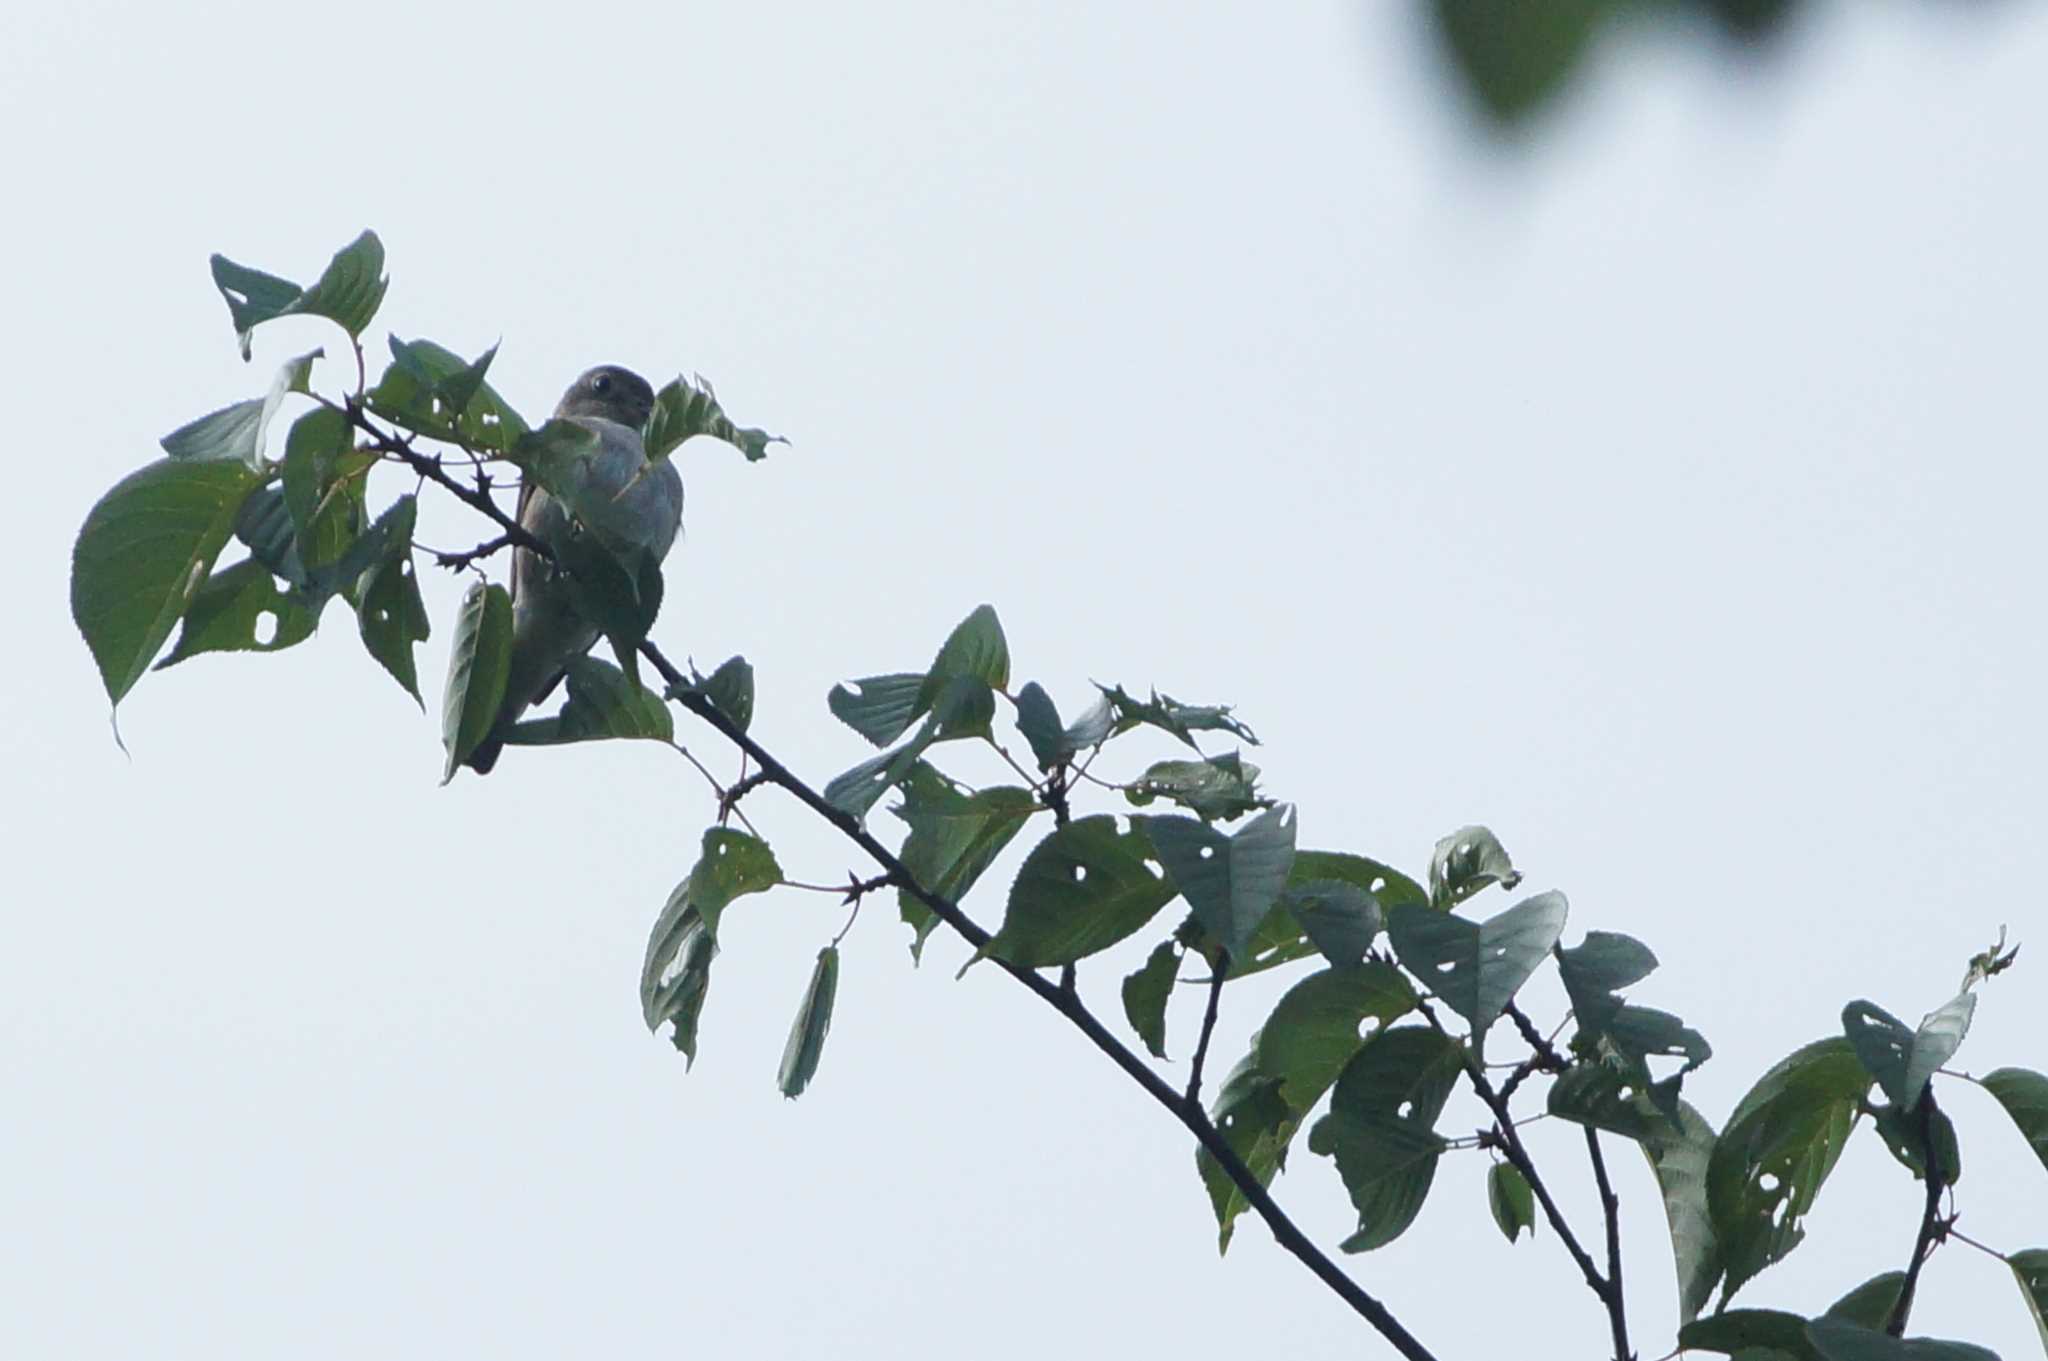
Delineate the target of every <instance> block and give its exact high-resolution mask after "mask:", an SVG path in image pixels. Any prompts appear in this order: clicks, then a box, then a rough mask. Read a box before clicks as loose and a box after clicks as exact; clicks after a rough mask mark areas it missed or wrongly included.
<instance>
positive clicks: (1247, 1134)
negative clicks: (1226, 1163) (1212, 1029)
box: [1195, 1054, 1301, 1253]
mask: <svg viewBox="0 0 2048 1361" xmlns="http://www.w3.org/2000/svg"><path fill="white" fill-rule="evenodd" d="M1210 1119H1211V1121H1212V1122H1213V1123H1214V1124H1215V1126H1216V1132H1217V1133H1218V1134H1220V1135H1222V1136H1223V1141H1224V1142H1225V1143H1226V1144H1228V1145H1229V1146H1230V1148H1231V1151H1232V1152H1234V1153H1236V1154H1237V1156H1238V1158H1239V1160H1240V1161H1242V1162H1243V1163H1244V1165H1245V1167H1246V1168H1247V1169H1248V1170H1249V1171H1250V1172H1251V1174H1252V1175H1253V1176H1254V1177H1256V1178H1257V1179H1258V1182H1259V1185H1261V1186H1270V1185H1272V1183H1273V1178H1274V1176H1275V1175H1276V1174H1277V1173H1278V1172H1279V1170H1280V1168H1281V1167H1282V1166H1283V1165H1285V1163H1286V1161H1287V1148H1288V1145H1289V1144H1290V1143H1292V1142H1293V1140H1294V1132H1295V1130H1296V1129H1297V1128H1298V1127H1299V1126H1300V1124H1301V1115H1300V1113H1299V1112H1296V1111H1292V1110H1290V1109H1288V1106H1287V1103H1286V1102H1284V1101H1282V1100H1281V1099H1280V1081H1279V1079H1277V1078H1272V1077H1268V1076H1266V1075H1265V1074H1263V1073H1261V1072H1260V1071H1259V1067H1258V1062H1257V1057H1256V1055H1253V1054H1246V1055H1245V1056H1244V1057H1243V1058H1242V1059H1240V1060H1238V1062H1237V1066H1236V1067H1234V1068H1232V1069H1231V1070H1230V1075H1229V1076H1228V1077H1226V1078H1225V1079H1224V1080H1223V1086H1222V1087H1221V1088H1220V1089H1219V1090H1218V1091H1217V1093H1216V1104H1215V1106H1214V1107H1212V1108H1211V1110H1210ZM1195 1170H1196V1171H1197V1172H1199V1173H1200V1174H1201V1178H1202V1184H1203V1185H1204V1186H1205V1187H1206V1188H1207V1189H1208V1192H1209V1203H1210V1205H1211V1206H1212V1207H1214V1209H1215V1211H1216V1224H1217V1234H1216V1250H1217V1251H1218V1252H1219V1253H1220V1252H1227V1251H1228V1250H1229V1248H1230V1236H1231V1233H1232V1231H1233V1229H1234V1228H1235V1226H1236V1223H1237V1217H1238V1215H1239V1214H1241V1213H1243V1211H1244V1210H1245V1209H1246V1208H1247V1206H1248V1205H1249V1204H1250V1202H1249V1201H1247V1200H1246V1199H1245V1198H1244V1193H1243V1192H1242V1191H1240V1190H1239V1189H1238V1186H1237V1183H1236V1182H1234V1181H1232V1180H1231V1179H1230V1177H1229V1176H1228V1175H1227V1174H1226V1173H1225V1172H1224V1170H1223V1165H1222V1164H1221V1163H1219V1162H1217V1161H1216V1160H1215V1159H1214V1158H1212V1157H1210V1156H1209V1152H1208V1150H1207V1149H1198V1150H1196V1153H1195Z"/></svg>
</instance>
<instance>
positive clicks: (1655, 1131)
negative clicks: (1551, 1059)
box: [1547, 1059, 1674, 1140]
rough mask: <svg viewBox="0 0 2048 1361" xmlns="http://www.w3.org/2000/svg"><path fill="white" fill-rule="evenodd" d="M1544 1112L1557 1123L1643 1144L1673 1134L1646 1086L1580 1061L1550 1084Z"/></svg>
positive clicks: (1630, 1076)
mask: <svg viewBox="0 0 2048 1361" xmlns="http://www.w3.org/2000/svg"><path fill="white" fill-rule="evenodd" d="M1547 1109H1548V1110H1549V1112H1550V1113H1551V1114H1552V1115H1554V1116H1556V1117H1558V1118H1559V1119H1561V1120H1569V1121H1571V1122H1572V1123H1573V1124H1576V1125H1588V1126H1591V1127H1592V1128H1594V1129H1604V1130H1607V1131H1609V1132H1610V1133H1614V1134H1619V1135H1621V1136H1622V1137H1624V1138H1628V1139H1637V1140H1646V1139H1652V1138H1655V1137H1657V1136H1659V1135H1660V1134H1668V1133H1671V1132H1673V1129H1674V1127H1673V1125H1672V1122H1671V1121H1670V1120H1668V1119H1666V1118H1665V1116H1664V1114H1663V1112H1661V1111H1660V1110H1659V1109H1658V1108H1657V1106H1656V1105H1655V1104H1653V1103H1652V1102H1651V1100H1650V1095H1649V1091H1648V1084H1647V1083H1645V1082H1643V1081H1642V1080H1641V1079H1640V1078H1639V1077H1637V1076H1635V1075H1633V1074H1630V1073H1627V1072H1624V1071H1622V1070H1621V1069H1619V1068H1618V1067H1616V1066H1615V1065H1612V1064H1608V1063H1603V1062H1601V1061H1599V1060H1597V1059H1586V1060H1581V1061H1580V1062H1578V1063H1574V1064H1573V1065H1572V1066H1571V1067H1569V1068H1567V1069H1566V1070H1565V1071H1564V1072H1562V1073H1560V1074H1559V1075H1558V1078H1557V1081H1555V1082H1553V1083H1551V1084H1550V1094H1549V1097H1548V1098H1547Z"/></svg>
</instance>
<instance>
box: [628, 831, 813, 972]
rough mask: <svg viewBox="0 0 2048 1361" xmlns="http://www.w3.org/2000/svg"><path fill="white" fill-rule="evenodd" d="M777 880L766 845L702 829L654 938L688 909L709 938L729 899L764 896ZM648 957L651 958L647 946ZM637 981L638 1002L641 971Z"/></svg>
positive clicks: (738, 835)
mask: <svg viewBox="0 0 2048 1361" xmlns="http://www.w3.org/2000/svg"><path fill="white" fill-rule="evenodd" d="M781 882H782V867H781V866H780V865H778V864H776V863H775V852H774V851H772V850H770V849H769V848H768V843H767V842H765V841H763V840H761V838H759V837H757V836H754V835H752V834H751V833H748V832H741V831H735V830H734V829H732V828H730V827H707V828H705V829H704V840H703V843H702V846H701V849H700V850H699V852H698V855H697V863H696V865H695V866H693V867H692V868H691V870H690V873H689V876H688V877H687V878H685V879H684V880H683V882H681V883H680V884H677V885H676V887H675V891H674V892H672V893H670V894H669V895H668V905H667V906H666V907H664V908H663V909H662V912H661V920H660V921H658V922H657V923H656V924H655V939H656V940H659V939H661V938H662V936H663V933H664V931H665V930H666V929H670V928H672V926H673V923H674V922H676V921H679V920H680V919H681V918H682V915H683V914H684V913H685V912H686V911H688V912H695V913H696V914H697V917H698V919H699V920H701V921H702V922H703V923H704V929H705V931H707V932H709V933H710V935H711V937H712V938H713V939H714V940H715V939H717V937H718V924H719V922H720V920H721V919H722V918H723V917H724V916H725V909H726V908H727V907H729V906H731V905H732V903H733V901H734V900H735V899H738V898H743V897H745V896H746V895H747V894H749V893H763V892H766V891H767V890H769V889H771V888H774V887H775V886H776V885H777V884H779V883H781ZM648 958H649V959H650V960H652V959H653V958H654V954H653V945H652V942H650V945H649V954H648ZM664 962H665V961H664ZM640 982H641V989H642V993H641V995H642V997H643V998H644V997H645V996H646V988H647V983H648V980H647V976H646V975H645V973H643V974H642V976H641V980H640Z"/></svg>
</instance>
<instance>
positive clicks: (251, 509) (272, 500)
mask: <svg viewBox="0 0 2048 1361" xmlns="http://www.w3.org/2000/svg"><path fill="white" fill-rule="evenodd" d="M235 537H236V538H237V539H240V540H241V541H242V543H243V544H244V545H245V546H246V547H247V548H248V550H249V554H250V556H251V557H253V558H255V559H256V561H258V562H260V563H262V564H263V565H264V566H265V567H268V568H269V569H270V570H271V572H272V573H273V574H275V575H277V576H280V577H283V578H284V579H285V580H286V581H288V582H290V583H291V584H292V585H294V586H296V587H298V588H299V589H300V590H302V591H303V590H305V589H306V588H307V587H308V586H310V585H311V584H312V574H311V573H309V572H308V571H307V570H306V562H305V559H303V558H301V557H300V556H299V541H298V532H297V531H296V530H295V529H294V528H293V526H292V513H291V510H290V509H289V508H288V507H287V506H286V505H285V497H284V492H283V491H282V490H280V489H279V488H277V487H273V486H263V487H258V488H256V489H255V490H254V491H252V492H250V493H249V495H248V497H247V499H245V500H244V501H243V502H242V508H241V509H240V510H238V511H236V512H235Z"/></svg>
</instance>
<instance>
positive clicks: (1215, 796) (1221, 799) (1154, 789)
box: [1124, 752, 1273, 822]
mask: <svg viewBox="0 0 2048 1361" xmlns="http://www.w3.org/2000/svg"><path fill="white" fill-rule="evenodd" d="M1258 779H1259V768H1258V767H1257V766H1254V765H1247V764H1245V763H1244V762H1243V761H1242V760H1241V759H1240V758H1239V756H1238V753H1236V752H1231V753H1230V754H1229V755H1227V756H1212V757H1209V758H1207V759H1206V760H1201V761H1157V762H1154V763H1153V764H1152V765H1151V766H1149V767H1147V768H1146V770H1145V773H1144V774H1143V775H1140V776H1139V777H1138V778H1137V779H1136V780H1134V781H1132V782H1131V784H1130V785H1129V786H1128V787H1127V788H1126V789H1125V790H1124V797H1125V798H1127V799H1129V800H1130V801H1131V802H1132V803H1134V804H1136V805H1138V806H1139V807H1144V806H1145V805H1147V804H1149V803H1152V802H1153V801H1154V800H1156V799H1166V800H1167V801H1169V802H1171V803H1177V804H1179V805H1180V806H1181V807H1183V808H1185V809H1187V810H1188V811H1189V812H1191V813H1193V814H1194V815H1195V816H1196V817H1199V818H1201V819H1203V820H1204V821H1209V822H1215V821H1222V822H1228V821H1230V820H1232V819H1233V818H1238V817H1242V816H1243V815H1244V814H1246V813H1249V812H1252V811H1253V810H1255V809H1260V808H1271V807H1272V806H1273V800H1271V799H1268V798H1261V797H1260V796H1259V793H1258V789H1257V785H1258Z"/></svg>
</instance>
